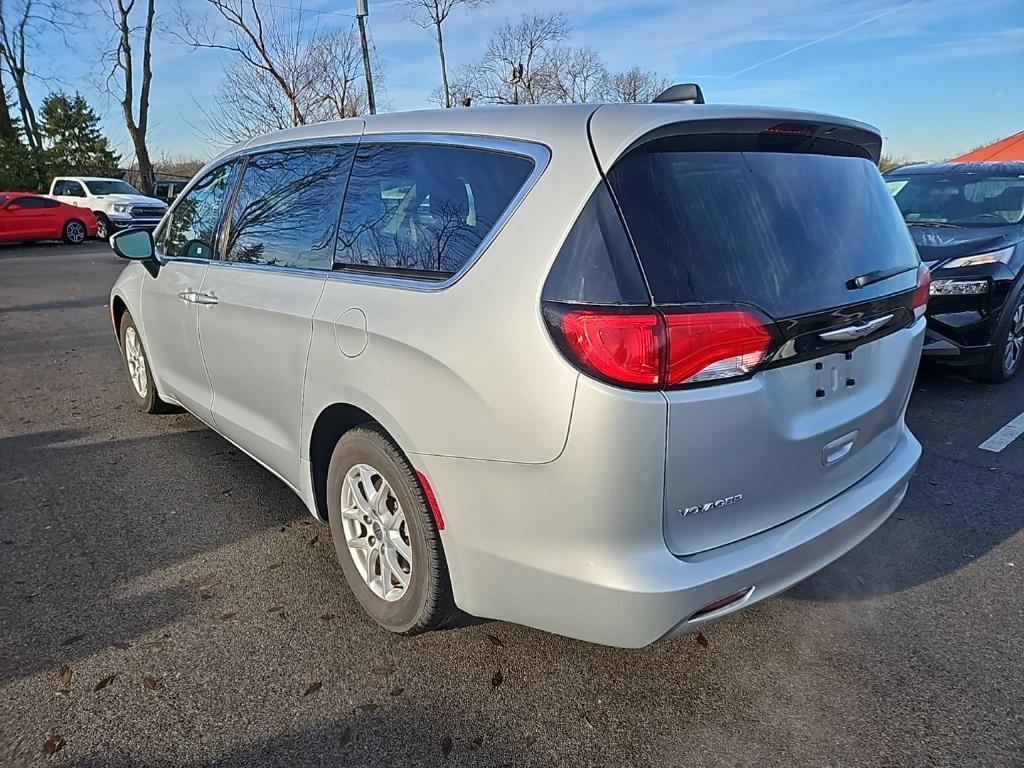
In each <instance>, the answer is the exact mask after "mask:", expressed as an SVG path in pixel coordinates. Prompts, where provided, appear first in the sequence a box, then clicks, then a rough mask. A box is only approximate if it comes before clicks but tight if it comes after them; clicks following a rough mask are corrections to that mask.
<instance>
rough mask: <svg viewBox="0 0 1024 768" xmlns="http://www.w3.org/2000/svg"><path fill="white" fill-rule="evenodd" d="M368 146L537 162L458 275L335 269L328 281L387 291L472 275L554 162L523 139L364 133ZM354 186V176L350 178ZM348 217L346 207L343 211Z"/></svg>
mask: <svg viewBox="0 0 1024 768" xmlns="http://www.w3.org/2000/svg"><path fill="white" fill-rule="evenodd" d="M364 144H426V145H434V146H441V147H462V148H466V149H482V150H488V151H491V152H496V153H499V154H508V155H514V156H516V157H521V158H526V159H528V160H531V161H532V162H533V169H532V170H531V171H530V174H529V176H527V177H526V181H524V182H523V184H522V185H521V186H520V188H519V190H518V191H517V192H516V194H515V195H514V196H513V198H512V199H511V200H510V201H509V204H508V205H507V206H506V207H505V210H504V211H503V212H502V214H501V216H499V217H498V219H497V221H495V222H494V226H492V227H491V229H490V231H489V232H488V233H487V235H485V236H484V238H483V240H481V241H480V244H479V245H478V246H477V247H476V249H475V250H474V251H473V253H472V254H470V257H469V258H468V259H466V262H465V264H463V265H462V266H461V267H460V268H459V269H458V270H457V271H456V272H454V273H453V274H451V275H449V276H448V277H446V278H444V279H443V280H435V279H430V278H423V277H415V276H411V275H405V276H403V275H401V274H400V272H401V271H402V270H400V269H395V271H394V273H393V274H381V272H382V268H380V267H373V268H372V271H371V270H369V269H368V270H366V271H361V270H359V269H356V268H352V269H335V270H332V271H330V272H328V273H327V279H328V280H337V281H340V282H343V283H361V284H366V285H377V286H381V287H385V288H398V289H400V290H406V291H420V292H427V293H434V292H437V291H443V290H445V289H446V288H449V287H451V286H452V285H454V284H455V283H457V282H458V281H459V280H460V279H461V278H462V276H463V275H465V274H466V272H468V271H469V270H470V269H471V268H472V267H473V265H474V264H475V263H476V261H477V259H479V258H480V256H481V255H482V254H483V252H484V251H486V250H487V248H488V246H490V244H491V243H492V242H494V239H495V238H496V237H497V236H498V234H499V233H500V232H501V230H502V229H503V228H504V226H505V223H506V222H507V221H508V220H509V219H510V218H512V215H513V214H514V213H515V212H516V210H517V209H518V208H519V206H520V204H521V203H522V202H523V200H524V199H525V198H526V196H527V195H528V194H529V193H530V190H531V189H533V185H534V184H536V182H537V179H539V178H540V176H541V174H542V173H544V171H545V169H546V168H547V166H548V162H549V161H550V160H551V150H550V148H548V147H547V146H546V145H544V144H538V143H536V142H532V141H524V140H519V139H507V138H501V137H495V136H479V135H475V134H446V133H379V134H364V135H363V136H362V137H361V139H360V141H359V146H360V147H362V146H363V145H364ZM349 180H350V183H351V175H350V177H349ZM341 215H342V217H344V215H345V208H344V205H343V206H342V211H341Z"/></svg>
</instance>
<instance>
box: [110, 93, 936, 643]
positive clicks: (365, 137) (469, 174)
mask: <svg viewBox="0 0 1024 768" xmlns="http://www.w3.org/2000/svg"><path fill="white" fill-rule="evenodd" d="M880 147H881V139H880V137H879V134H878V131H877V130H876V129H874V128H872V127H870V126H868V125H864V124H862V123H858V122H854V121H851V120H847V119H842V118H837V117H832V116H827V115H821V114H814V113H809V112H800V111H792V110H777V109H763V108H751V107H730V106H712V105H707V104H680V103H663V104H644V105H637V104H630V105H621V104H620V105H558V106H531V107H499V108H473V109H469V110H444V111H429V112H420V113H404V114H402V113H399V114H389V115H377V116H373V117H366V118H365V119H360V118H354V119H349V120H344V121H341V122H335V123H327V124H322V125H313V126H304V127H300V128H295V129H291V130H288V131H284V132H281V133H276V134H271V135H269V136H264V137H262V138H258V139H254V140H252V141H249V142H247V143H246V144H244V145H242V146H239V147H236V148H235V149H232V150H230V151H228V152H226V153H225V154H223V155H221V156H220V157H218V158H216V159H215V160H214V161H212V162H211V163H210V164H209V165H207V166H206V168H204V169H203V170H202V171H201V172H200V173H199V174H198V175H197V176H196V178H195V179H194V181H193V182H192V183H191V184H190V186H189V187H188V188H187V189H186V190H185V191H184V192H183V193H182V194H181V195H179V196H178V198H177V199H176V200H175V202H174V205H173V206H172V207H171V209H170V211H169V212H168V214H167V215H166V216H165V218H164V219H163V221H162V223H161V224H160V226H159V228H158V229H157V230H156V231H155V232H154V233H153V235H152V236H151V235H150V234H149V233H147V232H142V231H138V232H122V233H118V234H117V235H115V236H114V237H113V238H112V243H113V247H114V249H115V251H116V252H117V253H118V254H119V255H120V256H123V257H125V258H128V259H131V260H132V263H130V264H128V265H127V266H126V267H125V270H124V271H123V273H122V274H121V276H120V277H119V278H118V280H117V282H116V284H115V285H114V288H113V292H112V294H111V304H110V307H111V316H112V321H113V325H114V329H115V332H116V334H117V338H118V340H119V343H120V348H121V350H122V353H123V356H124V360H125V364H126V369H127V372H128V374H129V378H130V381H131V384H132V392H133V393H134V397H135V400H136V401H137V403H138V404H139V406H140V407H141V408H142V409H143V410H144V411H147V412H151V413H152V412H157V411H161V410H164V409H165V408H167V407H168V406H177V407H181V408H185V409H187V410H188V411H190V412H191V413H193V414H194V415H195V416H196V417H198V418H199V419H200V420H202V421H203V422H205V423H206V424H208V425H209V426H210V427H211V428H213V429H214V430H216V431H217V432H219V433H220V434H221V435H223V436H224V437H225V438H227V439H228V440H230V441H231V442H232V443H234V444H236V445H237V446H238V447H239V448H241V449H242V450H244V451H245V452H246V453H247V454H249V455H250V456H252V457H253V458H254V459H255V460H256V461H258V462H259V463H261V464H262V465H264V466H265V467H266V468H267V469H269V470H270V471H271V472H273V473H274V474H275V475H277V476H278V477H279V478H280V479H281V480H282V481H283V482H284V483H286V484H287V485H288V486H289V487H290V488H292V489H293V490H294V491H295V492H296V493H297V494H298V495H299V496H300V497H301V498H302V500H303V502H304V503H305V504H306V506H307V507H308V508H309V510H310V512H311V513H312V514H313V515H314V516H315V517H316V518H318V519H319V520H321V521H324V522H328V523H329V524H330V528H331V533H332V537H333V540H334V543H335V547H336V549H337V553H338V559H339V561H340V563H341V568H342V570H343V572H344V574H345V576H346V578H347V580H348V583H349V586H350V587H351V589H352V592H353V593H354V595H355V597H356V598H357V599H358V600H359V602H360V603H361V604H362V606H363V607H364V608H365V609H366V611H367V612H368V613H369V614H370V615H371V616H372V617H373V618H374V619H375V620H376V621H378V622H379V623H380V624H381V625H383V626H384V627H386V628H387V629H390V630H393V631H396V632H403V633H415V632H419V631H423V630H427V629H432V628H437V627H441V626H445V625H450V624H452V623H453V622H455V621H457V620H458V619H459V618H460V617H461V616H462V615H463V614H469V615H473V616H478V617H487V618H496V619H504V620H508V621H513V622H518V623H521V624H525V625H529V626H533V627H539V628H541V629H544V630H547V631H551V632H557V633H560V634H563V635H568V636H571V637H576V638H581V639H584V640H588V641H592V642H597V643H605V644H608V645H614V646H627V647H635V646H643V645H645V644H648V643H651V642H653V641H655V640H658V639H659V638H664V637H668V636H672V635H676V634H681V633H686V632H691V631H694V630H696V629H697V628H699V627H700V626H702V625H703V624H705V623H707V622H710V621H713V620H715V619H719V618H721V617H723V616H726V615H729V614H731V613H733V612H735V611H738V610H741V609H743V608H745V607H748V606H750V605H753V604H754V603H756V602H758V601H760V600H763V599H765V598H767V597H770V596H772V595H774V594H777V593H778V592H780V591H782V590H785V589H787V588H788V587H790V586H792V585H794V584H796V583H797V582H799V581H801V580H802V579H805V578H806V577H807V576H809V575H810V574H812V573H814V572H815V571H817V570H818V569H820V568H822V567H823V566H825V565H827V564H829V563H830V562H832V561H833V560H835V559H836V558H838V557H839V556H841V555H842V554H843V553H845V552H846V551H848V550H849V549H850V548H851V547H853V546H855V545H856V544H857V543H859V542H860V541H861V540H863V539H864V538H865V537H866V536H868V535H869V534H870V533H871V532H872V531H874V530H875V529H876V528H877V527H878V526H879V525H881V524H882V522H883V521H885V519H886V518H887V517H888V516H889V514H890V513H891V512H892V511H893V510H894V509H895V508H896V506H897V505H898V504H899V503H900V501H901V500H902V499H903V496H904V494H905V492H906V489H907V484H908V481H909V479H910V477H911V475H912V474H913V472H914V469H915V467H916V465H917V462H918V458H919V456H920V446H919V444H918V442H917V441H916V440H915V439H914V437H913V436H912V435H911V433H910V432H909V430H908V429H907V427H906V425H905V423H904V413H905V410H906V406H907V401H908V398H909V396H910V391H911V385H912V382H913V379H914V375H915V372H916V369H917V364H918V359H919V356H920V350H921V344H922V339H923V336H924V319H923V317H922V315H923V311H924V307H925V303H926V300H927V296H928V272H927V270H926V269H924V268H922V267H921V265H920V261H919V259H918V256H917V252H916V250H915V248H914V245H913V243H912V242H911V240H910V236H909V235H908V233H907V230H906V227H905V226H904V224H903V221H902V218H901V217H900V214H899V211H898V210H897V208H896V205H895V203H894V202H893V200H892V198H891V197H890V195H889V194H888V193H887V191H886V188H885V184H884V183H883V181H882V179H881V176H880V175H879V173H878V170H877V168H876V166H875V161H876V160H877V158H878V154H879V151H880ZM205 514H209V512H208V511H207V512H205Z"/></svg>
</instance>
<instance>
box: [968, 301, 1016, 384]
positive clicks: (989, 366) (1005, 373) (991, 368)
mask: <svg viewBox="0 0 1024 768" xmlns="http://www.w3.org/2000/svg"><path fill="white" fill-rule="evenodd" d="M1022 363H1024V291H1021V292H1018V294H1017V297H1016V298H1015V299H1014V300H1013V301H1011V302H1007V307H1006V309H1005V311H1004V312H1003V316H1002V318H1000V320H999V327H998V328H997V329H996V343H995V347H994V348H993V350H992V355H991V357H990V358H989V359H988V361H987V362H985V363H983V364H982V365H979V366H978V367H977V368H975V369H974V370H973V371H972V374H973V376H974V378H977V379H980V380H982V381H990V382H993V383H996V384H1001V383H1002V382H1005V381H1009V380H1010V379H1012V378H1013V377H1014V375H1015V374H1016V373H1017V371H1019V370H1020V368H1021V365H1022Z"/></svg>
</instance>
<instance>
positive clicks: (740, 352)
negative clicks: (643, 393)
mask: <svg viewBox="0 0 1024 768" xmlns="http://www.w3.org/2000/svg"><path fill="white" fill-rule="evenodd" d="M544 316H545V319H546V320H547V323H548V329H549V330H550V332H551V335H552V337H553V338H554V340H555V343H556V344H557V345H558V347H559V348H560V349H561V350H562V352H563V353H564V354H565V355H566V357H567V358H568V359H569V361H570V362H572V363H573V364H574V365H576V366H577V367H578V368H580V369H581V370H583V371H586V372H587V373H590V374H592V375H594V376H596V377H597V378H599V379H603V380H605V381H608V382H611V383H613V384H620V385H625V386H629V387H637V388H644V389H661V388H665V387H677V386H686V385H691V384H701V383H705V382H709V381H716V380H721V379H731V378H736V377H739V376H746V375H748V374H750V373H752V372H753V371H754V370H755V369H756V368H757V367H758V366H759V365H760V364H761V363H762V362H763V361H764V359H765V357H766V356H767V354H768V352H769V350H770V348H771V345H772V339H773V337H772V334H771V332H770V330H769V329H770V327H771V322H770V321H769V320H768V319H767V318H765V317H763V316H761V315H759V314H757V313H755V312H753V311H752V310H748V309H714V310H705V311H701V310H697V311H682V312H677V311H665V312H662V311H660V310H653V309H650V308H648V307H644V308H642V309H635V310H633V309H630V310H622V309H618V308H615V309H612V308H596V307H590V308H585V309H584V308H578V307H572V306H566V305H556V304H550V303H549V304H545V308H544Z"/></svg>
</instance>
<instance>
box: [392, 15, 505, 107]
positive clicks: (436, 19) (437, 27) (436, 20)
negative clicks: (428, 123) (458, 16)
mask: <svg viewBox="0 0 1024 768" xmlns="http://www.w3.org/2000/svg"><path fill="white" fill-rule="evenodd" d="M491 1H492V0H403V3H404V5H405V7H406V8H407V9H408V11H409V18H410V19H411V20H412V22H413V23H414V24H416V25H418V26H420V27H423V29H429V28H430V27H433V28H434V33H435V35H436V36H437V55H438V58H439V59H440V60H441V104H442V105H443V106H444V108H445V109H449V108H450V107H451V106H452V95H451V89H450V88H449V87H448V68H447V66H446V65H445V60H444V36H443V35H442V30H441V27H442V25H443V24H444V22H445V21H446V20H447V19H448V16H449V15H450V14H451V12H452V11H453V10H455V9H456V8H457V7H458V6H460V5H461V6H465V7H466V8H467V9H474V8H479V7H480V6H481V5H484V4H489V3H490V2H491Z"/></svg>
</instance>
